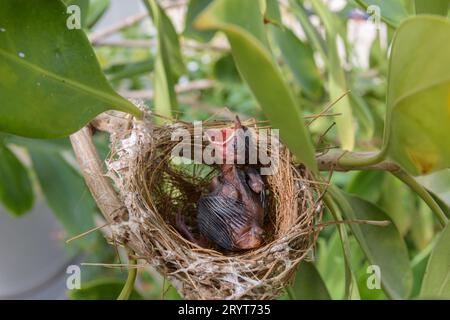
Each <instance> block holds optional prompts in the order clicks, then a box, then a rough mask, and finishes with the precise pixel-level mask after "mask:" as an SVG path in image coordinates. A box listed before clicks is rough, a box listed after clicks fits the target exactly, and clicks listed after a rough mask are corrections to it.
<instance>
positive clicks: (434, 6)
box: [415, 0, 450, 17]
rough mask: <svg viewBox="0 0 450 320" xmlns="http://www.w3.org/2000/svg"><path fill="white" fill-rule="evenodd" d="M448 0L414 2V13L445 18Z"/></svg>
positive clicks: (419, 0) (449, 3)
mask: <svg viewBox="0 0 450 320" xmlns="http://www.w3.org/2000/svg"><path fill="white" fill-rule="evenodd" d="M449 5H450V1H449V0H431V1H430V0H415V7H416V13H417V14H419V13H420V14H422V13H429V14H438V15H441V16H444V17H445V16H447V13H448V8H449Z"/></svg>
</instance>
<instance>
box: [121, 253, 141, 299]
mask: <svg viewBox="0 0 450 320" xmlns="http://www.w3.org/2000/svg"><path fill="white" fill-rule="evenodd" d="M128 263H129V264H130V265H131V267H128V277H127V281H126V282H125V285H124V286H123V289H122V291H121V292H120V294H119V296H118V297H117V300H128V299H129V298H130V296H131V293H132V292H133V289H134V282H135V281H136V275H137V269H136V268H135V267H134V266H135V265H136V260H135V259H131V258H130V259H129V260H128Z"/></svg>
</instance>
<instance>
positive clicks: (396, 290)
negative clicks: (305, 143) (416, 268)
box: [334, 194, 412, 299]
mask: <svg viewBox="0 0 450 320" xmlns="http://www.w3.org/2000/svg"><path fill="white" fill-rule="evenodd" d="M334 196H335V197H338V198H339V200H340V201H339V206H340V207H341V209H342V212H343V214H344V215H345V218H346V219H360V220H375V221H380V220H387V221H390V219H389V217H388V216H387V215H386V213H384V212H383V211H382V210H381V209H380V208H378V207H377V206H375V205H373V204H371V203H370V202H367V201H366V200H363V199H361V198H359V197H356V196H351V195H348V194H335V195H334ZM350 228H351V230H352V232H353V234H354V235H355V237H356V239H357V240H358V242H359V244H360V245H361V248H362V250H363V251H364V253H365V255H366V257H367V259H368V260H369V263H370V264H372V265H377V266H379V268H380V270H381V285H382V287H383V290H384V292H385V293H386V294H387V295H388V296H389V297H391V298H393V299H405V298H407V297H408V296H409V293H410V291H411V287H412V271H411V266H410V263H409V258H408V250H407V247H406V244H405V242H404V241H403V239H402V237H401V236H400V233H399V232H398V230H397V228H396V227H395V225H394V224H393V223H391V224H390V225H388V226H384V227H380V226H374V225H366V224H355V223H353V224H350ZM392 257H395V259H392Z"/></svg>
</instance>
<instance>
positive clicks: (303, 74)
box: [271, 26, 323, 100]
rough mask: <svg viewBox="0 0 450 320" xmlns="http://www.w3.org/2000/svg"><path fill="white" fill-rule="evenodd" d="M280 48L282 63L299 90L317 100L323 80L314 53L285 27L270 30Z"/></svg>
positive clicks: (275, 27) (321, 89)
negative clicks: (292, 76) (290, 73)
mask: <svg viewBox="0 0 450 320" xmlns="http://www.w3.org/2000/svg"><path fill="white" fill-rule="evenodd" d="M271 30H272V33H273V36H274V38H275V41H276V43H277V45H278V47H279V48H280V51H281V55H282V57H283V61H284V62H285V63H286V64H287V65H288V67H289V69H290V70H291V72H292V73H293V75H294V78H295V80H296V81H297V82H298V84H299V85H300V87H301V89H302V90H304V92H305V93H306V94H307V95H308V96H309V97H311V98H313V99H315V100H317V99H319V98H320V96H321V95H322V91H323V87H322V85H323V79H322V77H321V75H320V72H319V69H318V68H317V66H316V63H315V62H314V52H313V51H312V49H311V47H310V46H309V45H308V44H306V43H303V42H302V41H301V40H300V39H299V38H298V37H297V36H296V35H295V34H294V33H293V32H292V31H291V30H290V29H288V28H287V27H277V26H274V27H273V28H271Z"/></svg>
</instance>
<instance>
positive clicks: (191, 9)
mask: <svg viewBox="0 0 450 320" xmlns="http://www.w3.org/2000/svg"><path fill="white" fill-rule="evenodd" d="M211 2H212V0H190V1H189V4H188V7H187V13H186V22H185V27H184V32H183V34H184V36H185V37H187V38H192V39H195V40H197V41H202V42H208V41H210V40H211V39H212V37H214V34H215V31H214V30H205V31H199V30H196V29H194V27H193V26H192V24H193V23H194V21H195V19H196V18H197V16H198V15H199V14H200V12H202V11H203V10H204V9H205V8H206V7H207V6H209V5H210V4H211Z"/></svg>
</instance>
